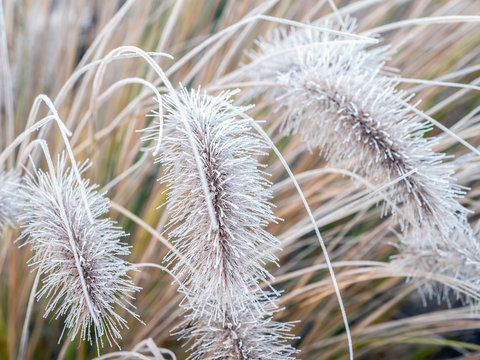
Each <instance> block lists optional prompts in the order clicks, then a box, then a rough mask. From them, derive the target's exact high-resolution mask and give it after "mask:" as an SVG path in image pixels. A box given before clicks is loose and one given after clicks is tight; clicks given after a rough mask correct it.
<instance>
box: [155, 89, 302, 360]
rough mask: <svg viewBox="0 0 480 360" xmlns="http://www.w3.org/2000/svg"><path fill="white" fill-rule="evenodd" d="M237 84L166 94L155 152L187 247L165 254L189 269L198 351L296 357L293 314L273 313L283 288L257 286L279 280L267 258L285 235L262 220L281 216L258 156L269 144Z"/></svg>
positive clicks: (187, 325) (178, 236)
mask: <svg viewBox="0 0 480 360" xmlns="http://www.w3.org/2000/svg"><path fill="white" fill-rule="evenodd" d="M232 94H233V93H232V92H224V93H221V94H219V95H218V96H215V97H212V96H207V95H206V94H205V93H202V92H200V90H198V91H191V92H189V91H187V90H186V89H184V88H183V89H181V90H180V91H178V92H177V94H176V95H175V96H171V95H167V96H166V100H165V108H166V112H167V114H166V117H165V135H164V137H163V139H162V144H161V150H162V153H161V156H160V158H159V159H158V161H159V162H161V163H162V166H164V168H165V170H164V171H165V175H164V176H163V177H162V178H161V181H162V182H164V183H166V184H168V186H169V192H168V199H167V206H168V209H169V211H170V214H171V220H170V222H169V224H168V228H170V232H169V238H170V239H172V240H173V242H174V244H175V248H176V250H178V252H179V253H180V254H181V257H179V256H177V255H176V253H173V252H171V253H170V254H169V255H167V257H166V258H165V261H166V262H167V264H168V266H170V267H171V268H172V271H173V273H174V274H175V276H176V278H179V279H184V280H183V281H182V284H181V287H180V289H179V291H180V292H181V293H183V295H184V301H183V303H182V305H183V307H184V308H185V312H186V319H185V322H184V327H183V329H182V330H180V334H182V336H183V337H185V338H188V339H191V341H192V345H191V349H190V350H191V351H192V354H191V356H190V358H191V359H251V358H264V359H267V358H275V359H290V358H291V356H292V355H293V354H294V353H295V352H296V350H295V349H294V348H292V347H291V346H290V345H289V344H288V343H287V340H288V339H291V338H292V336H291V335H288V334H287V333H288V330H289V329H290V328H291V326H292V324H290V323H287V324H280V323H277V322H275V321H273V320H272V316H273V313H274V312H275V311H276V306H275V304H274V301H275V298H276V296H277V295H278V294H277V293H276V292H275V291H274V290H271V291H269V292H265V291H263V290H262V289H261V288H260V283H267V284H268V282H269V281H271V280H272V276H271V275H270V274H269V273H268V272H267V271H266V270H265V269H264V266H265V265H266V264H267V263H269V262H273V263H275V262H276V257H275V256H274V255H273V253H272V252H271V251H272V249H275V248H276V249H278V240H277V239H276V238H275V237H273V236H272V235H270V234H269V233H268V232H266V231H265V229H264V227H265V226H266V225H267V224H268V223H269V222H272V221H275V220H276V218H275V217H274V215H273V213H272V210H271V206H272V205H271V204H270V203H269V202H268V200H269V198H270V197H271V192H270V190H269V182H268V181H267V180H266V178H265V174H264V172H263V171H262V170H261V166H260V164H259V163H258V161H257V160H256V157H257V156H261V155H264V149H265V148H266V144H265V143H264V142H263V141H262V140H261V139H260V138H259V137H257V136H255V135H254V134H253V133H252V132H251V127H250V121H249V119H248V118H246V117H242V116H243V115H244V111H245V110H246V108H245V107H237V106H234V105H232V103H231V100H229V99H230V97H231V96H232ZM241 115H242V116H241ZM161 126H162V124H157V125H154V126H152V127H151V128H150V129H147V131H149V132H150V134H149V135H147V136H146V139H152V140H154V141H157V133H158V131H159V127H161ZM193 146H194V147H195V149H194V148H193ZM196 156H198V157H199V159H196ZM198 160H200V163H201V170H202V171H203V174H204V176H205V178H206V182H207V184H208V192H207V193H206V192H205V191H204V189H203V188H202V180H201V177H200V174H199V170H198V169H199V167H198V166H197V162H198ZM209 204H210V205H211V206H212V208H213V216H214V219H212V218H211V214H210V212H209V208H208V207H209Z"/></svg>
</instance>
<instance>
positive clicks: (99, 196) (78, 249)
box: [20, 154, 138, 346]
mask: <svg viewBox="0 0 480 360" xmlns="http://www.w3.org/2000/svg"><path fill="white" fill-rule="evenodd" d="M87 166H88V163H87V162H85V163H84V164H83V165H82V166H81V167H80V172H84V171H85V170H86V168H87ZM81 186H83V187H85V189H86V194H87V199H88V205H89V208H90V209H89V211H90V212H91V215H92V217H93V224H92V223H91V221H90V219H89V216H88V214H87V210H86V209H85V205H84V202H83V200H82V196H81V192H80V187H81ZM96 188H97V186H95V185H89V181H88V180H83V183H82V184H79V183H78V181H77V178H76V176H75V173H74V171H73V170H72V169H70V168H67V167H66V161H65V157H64V156H63V154H62V156H61V157H59V159H58V161H57V169H56V174H55V176H54V177H53V176H52V175H51V174H50V173H45V172H43V171H42V170H37V171H35V173H33V174H28V175H27V176H26V177H25V184H24V185H23V186H22V188H21V195H22V197H23V198H24V201H25V204H24V211H23V212H22V213H21V215H20V220H21V224H22V227H23V232H22V235H21V238H20V239H23V240H24V241H25V244H29V245H30V246H31V248H32V250H33V252H34V255H33V257H32V258H31V260H30V264H31V265H32V266H33V267H34V268H35V269H38V271H40V272H41V273H42V274H43V275H44V277H43V280H42V287H41V289H40V290H39V291H38V293H37V298H42V297H46V298H48V304H47V307H46V310H45V317H46V316H48V315H49V314H50V313H54V314H55V318H56V319H57V318H59V317H65V328H64V331H65V330H67V332H68V333H69V334H70V335H71V337H72V340H73V338H74V337H75V336H76V335H77V334H78V333H79V332H80V334H81V338H82V339H83V340H85V339H88V340H89V341H90V342H92V339H95V341H96V343H97V346H98V345H103V340H102V338H103V336H105V338H106V339H107V341H108V342H109V343H110V344H111V343H112V341H113V342H115V343H116V339H121V335H120V330H121V329H122V328H124V327H127V325H126V321H125V319H123V318H122V317H121V316H120V315H119V314H117V313H116V312H115V306H119V307H121V308H124V309H125V310H127V311H128V312H129V313H130V314H132V315H133V316H135V317H137V315H136V314H134V313H133V312H132V311H131V310H129V309H128V308H129V307H130V306H131V304H130V303H129V300H130V299H132V296H131V295H130V294H129V293H130V292H133V291H137V290H138V288H137V287H135V286H134V285H133V283H132V281H131V280H130V278H129V276H128V275H127V271H128V270H131V269H132V266H131V264H130V263H128V262H127V261H125V260H123V259H122V257H124V256H126V255H129V254H130V250H129V247H128V246H126V245H125V244H124V243H122V242H121V241H120V238H122V237H124V236H125V233H124V232H123V231H122V230H121V229H120V228H118V227H116V226H114V222H113V221H112V220H110V219H109V218H104V217H102V216H103V215H105V214H106V213H107V212H108V211H109V199H108V198H106V197H105V194H103V193H98V192H97V190H96ZM92 328H93V334H92V332H91V330H92ZM99 341H100V344H99Z"/></svg>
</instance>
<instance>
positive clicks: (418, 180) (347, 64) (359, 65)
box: [238, 18, 475, 274]
mask: <svg viewBox="0 0 480 360" xmlns="http://www.w3.org/2000/svg"><path fill="white" fill-rule="evenodd" d="M325 26H326V27H330V28H334V29H335V28H341V29H342V30H344V31H348V32H354V31H355V28H356V24H355V20H354V19H351V18H347V19H345V21H344V24H342V25H341V26H340V25H336V24H334V23H326V24H325ZM258 46H259V51H258V52H257V53H253V54H250V56H251V58H252V62H251V63H250V64H247V65H245V67H244V69H243V71H242V70H239V71H238V74H241V75H240V76H241V78H250V79H254V80H258V81H259V82H271V83H275V84H277V85H279V86H272V87H268V88H264V89H263V91H265V92H266V94H267V96H269V97H270V98H272V99H274V100H275V102H276V104H278V108H280V109H281V110H282V111H281V112H279V115H278V116H279V117H281V121H282V123H281V129H282V130H283V134H284V135H288V134H290V133H293V134H296V133H298V134H300V136H301V138H302V139H303V140H304V141H305V143H306V144H307V145H308V147H309V148H319V149H320V152H321V153H323V154H324V155H325V157H326V158H327V159H328V160H329V161H330V162H333V163H336V164H340V166H343V167H349V168H352V169H353V170H354V171H356V172H358V173H361V174H363V175H364V176H366V177H367V179H368V180H369V181H371V182H372V183H375V184H378V185H386V184H389V183H390V182H392V183H393V182H394V180H395V179H397V178H401V179H402V181H398V182H396V183H395V185H394V186H390V187H389V190H388V195H387V196H388V199H389V200H390V202H391V203H393V204H395V205H401V207H400V208H401V214H398V213H397V212H396V208H397V207H396V206H395V207H394V208H392V209H390V210H391V211H392V212H393V213H394V214H396V215H399V216H398V217H397V218H398V219H399V221H400V224H401V225H402V227H403V229H404V231H405V232H404V234H405V237H404V238H403V240H402V244H401V248H402V249H405V250H406V251H407V252H412V249H414V248H415V249H422V251H423V253H424V254H426V253H430V254H435V253H437V254H438V253H442V251H443V252H445V251H447V249H449V248H451V245H449V241H450V239H451V238H452V237H454V238H462V240H461V242H462V244H465V245H466V246H467V247H469V248H470V249H472V251H474V250H473V248H474V247H475V244H474V243H475V240H474V239H473V237H472V233H471V229H470V227H469V225H468V222H467V210H466V209H465V208H464V207H463V206H461V204H459V202H458V200H457V199H458V198H460V197H462V196H463V194H464V190H465V189H463V188H462V187H461V186H458V185H455V184H454V183H453V182H452V169H451V168H450V167H449V165H448V164H447V163H445V162H444V160H445V154H443V153H436V152H434V151H433V150H432V147H433V145H434V144H435V138H432V137H425V133H426V132H427V131H429V130H430V125H429V124H427V123H426V122H424V121H423V120H422V118H421V117H420V116H419V115H418V114H417V113H416V112H415V111H412V108H413V106H414V105H411V104H409V100H410V99H411V97H410V96H408V95H407V94H406V93H405V92H403V91H400V90H397V89H396V86H397V83H398V82H397V80H395V76H391V75H389V74H388V71H387V70H386V68H385V66H384V64H385V61H386V60H387V59H388V51H387V48H385V47H378V48H374V49H368V48H367V47H366V46H367V45H366V44H365V43H361V42H358V41H357V42H353V41H351V40H348V41H346V40H342V39H340V38H339V37H338V36H337V35H332V34H328V33H323V32H321V31H316V30H314V29H301V30H298V31H296V30H294V29H292V30H290V31H286V30H284V29H283V30H277V31H276V32H274V33H273V34H272V35H271V37H270V38H269V39H268V40H266V41H263V40H262V41H259V42H258ZM252 91H255V92H258V91H259V90H258V89H255V90H252ZM384 206H386V205H384ZM387 210H389V209H387V208H385V209H384V212H387ZM410 246H412V248H410ZM442 249H443V250H442ZM399 259H400V258H399ZM404 259H405V258H404ZM400 263H402V261H400ZM407 263H408V261H407V262H404V264H407ZM423 263H424V264H428V261H427V263H425V262H423ZM426 267H427V268H428V266H426ZM434 269H437V270H438V269H439V267H438V266H435V268H434ZM434 269H433V268H430V269H429V270H430V271H432V270H434ZM447 273H449V274H452V272H451V271H447Z"/></svg>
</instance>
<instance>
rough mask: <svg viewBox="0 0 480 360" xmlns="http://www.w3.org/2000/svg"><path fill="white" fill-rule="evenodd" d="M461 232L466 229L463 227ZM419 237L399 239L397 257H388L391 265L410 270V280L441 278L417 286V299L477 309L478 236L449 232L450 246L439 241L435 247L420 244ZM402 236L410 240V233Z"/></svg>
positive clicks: (479, 256)
mask: <svg viewBox="0 0 480 360" xmlns="http://www.w3.org/2000/svg"><path fill="white" fill-rule="evenodd" d="M465 228H466V229H468V227H467V226H465ZM467 231H468V230H467ZM422 235H423V234H421V233H420V234H417V235H414V236H413V238H414V239H416V240H417V241H411V239H408V238H406V237H404V238H402V239H401V241H400V244H398V248H399V254H397V255H395V256H393V257H392V263H393V264H395V265H399V266H401V267H403V268H406V269H410V271H411V273H412V276H416V275H417V274H422V273H423V276H421V278H426V279H429V277H431V276H432V275H433V276H435V275H440V276H441V277H445V279H444V281H442V279H438V280H435V281H423V282H421V283H419V284H417V286H418V287H419V289H420V290H421V291H420V295H422V296H425V297H426V298H429V299H436V300H437V302H438V303H440V302H441V301H445V302H447V303H448V304H449V305H451V302H452V301H455V300H460V301H461V302H462V303H463V304H471V305H472V306H473V307H478V305H479V303H480V290H479V289H480V279H479V277H478V274H479V273H480V243H479V239H480V236H479V235H480V234H478V233H476V234H475V233H473V234H472V233H471V232H468V233H467V234H464V233H461V232H460V231H452V232H451V233H450V234H449V236H450V244H447V243H446V242H440V241H439V242H438V243H437V244H435V246H432V245H431V244H430V243H428V242H424V241H421V239H422V238H421V236H422ZM406 236H412V235H411V232H410V233H409V234H407V235H406ZM445 281H447V282H448V283H445ZM451 295H453V297H452V296H451ZM424 300H425V299H424ZM424 303H425V301H424Z"/></svg>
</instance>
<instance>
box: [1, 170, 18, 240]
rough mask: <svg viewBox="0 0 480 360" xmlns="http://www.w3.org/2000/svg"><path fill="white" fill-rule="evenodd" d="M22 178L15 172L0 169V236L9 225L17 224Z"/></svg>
mask: <svg viewBox="0 0 480 360" xmlns="http://www.w3.org/2000/svg"><path fill="white" fill-rule="evenodd" d="M19 186H20V177H19V175H18V174H17V173H16V172H14V171H5V170H3V169H2V168H0V235H1V234H2V233H3V230H4V229H5V228H6V226H7V225H10V226H12V225H13V224H14V223H16V222H17V217H18V213H19V211H20V203H21V201H20V199H19V197H18V187H19Z"/></svg>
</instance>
